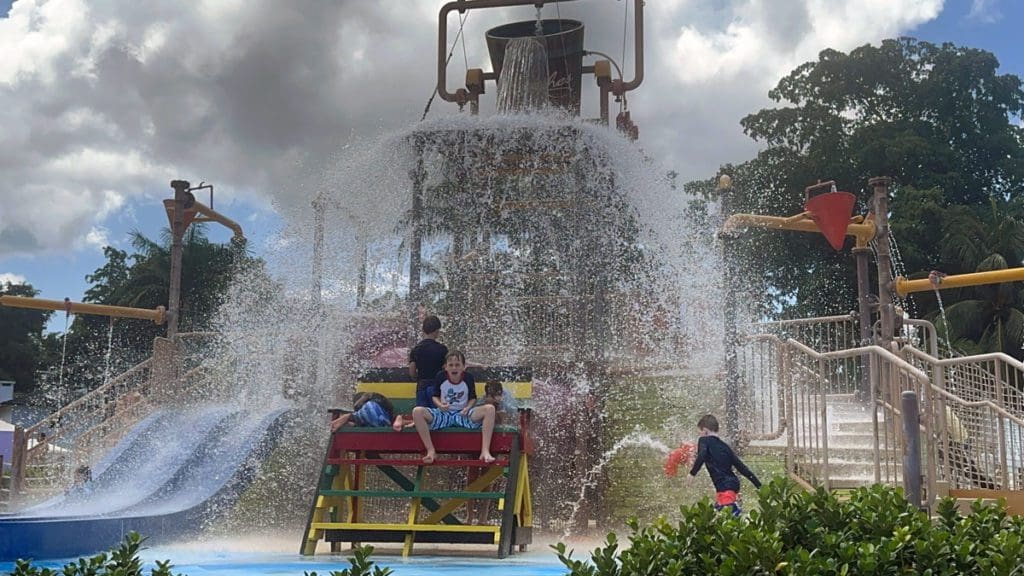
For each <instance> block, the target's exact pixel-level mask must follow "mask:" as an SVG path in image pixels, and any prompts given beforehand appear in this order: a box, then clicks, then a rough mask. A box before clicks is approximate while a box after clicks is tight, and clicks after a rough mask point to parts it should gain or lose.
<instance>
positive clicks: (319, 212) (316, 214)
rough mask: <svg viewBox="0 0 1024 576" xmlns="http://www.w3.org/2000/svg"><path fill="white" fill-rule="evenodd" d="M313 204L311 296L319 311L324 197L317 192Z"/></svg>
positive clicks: (321, 287)
mask: <svg viewBox="0 0 1024 576" xmlns="http://www.w3.org/2000/svg"><path fill="white" fill-rule="evenodd" d="M312 206H313V286H312V287H311V290H310V297H311V298H312V300H313V306H314V307H315V308H316V309H317V310H318V311H319V308H320V302H321V298H322V292H323V280H324V197H323V193H322V192H321V193H320V194H317V196H316V198H315V199H314V200H313V202H312Z"/></svg>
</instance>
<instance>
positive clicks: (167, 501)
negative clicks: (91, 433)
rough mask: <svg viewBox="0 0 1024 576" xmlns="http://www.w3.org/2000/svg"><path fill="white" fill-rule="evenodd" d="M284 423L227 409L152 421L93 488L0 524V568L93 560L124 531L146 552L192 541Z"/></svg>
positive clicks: (173, 413)
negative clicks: (144, 542)
mask: <svg viewBox="0 0 1024 576" xmlns="http://www.w3.org/2000/svg"><path fill="white" fill-rule="evenodd" d="M285 414H286V411H285V410H284V409H277V410H273V411H270V412H262V413H252V412H246V411H240V410H238V409H237V408H230V407H226V406H213V407H207V408H202V409H193V410H164V411H160V412H157V413H155V414H152V415H151V416H149V417H148V418H146V419H145V420H143V421H142V422H140V423H139V424H137V425H136V426H135V427H134V428H133V429H132V430H131V431H130V432H129V433H128V434H127V435H126V436H125V438H124V439H123V440H121V442H120V443H118V444H117V445H116V446H115V447H114V448H113V449H112V450H110V452H108V453H107V455H106V456H105V457H104V458H103V459H102V460H101V461H100V462H99V463H97V464H96V466H95V467H94V469H93V480H92V482H90V483H88V484H87V485H85V486H81V487H74V488H71V489H70V490H68V491H67V492H66V493H65V494H62V495H60V496H57V497H54V498H51V499H49V500H47V501H45V502H42V503H40V504H37V505H35V506H33V507H31V508H28V509H26V510H23V511H20V512H18V513H17V514H6V515H0V561H11V560H15V559H18V558H26V559H27V558H33V559H44V558H47V559H50V558H67V557H73V556H80V555H85V554H92V553H94V552H97V551H100V550H105V549H108V548H110V547H112V546H115V545H117V544H118V543H119V542H120V541H121V540H122V539H123V538H124V535H125V534H127V533H128V532H131V531H135V532H139V533H140V534H143V535H144V536H146V537H147V538H149V540H148V542H149V543H151V544H155V543H159V542H166V541H169V540H172V539H175V538H179V537H183V536H189V535H193V534H195V533H197V532H199V530H200V529H201V527H202V526H203V524H204V523H205V522H207V521H209V520H210V519H212V518H214V517H216V516H217V515H218V514H222V513H224V512H226V511H229V510H230V509H231V505H232V504H233V503H234V502H235V500H237V498H238V496H239V495H240V494H241V492H242V491H243V490H244V489H245V487H246V486H247V485H248V484H249V482H250V481H251V480H252V478H253V477H254V475H255V472H256V470H257V469H258V466H259V464H260V463H261V462H262V460H263V459H264V458H265V457H266V456H267V455H268V453H269V451H270V449H271V448H272V447H273V445H274V443H275V442H276V440H277V437H278V435H279V432H280V429H281V427H282V426H283V424H284V421H285V419H286V418H285Z"/></svg>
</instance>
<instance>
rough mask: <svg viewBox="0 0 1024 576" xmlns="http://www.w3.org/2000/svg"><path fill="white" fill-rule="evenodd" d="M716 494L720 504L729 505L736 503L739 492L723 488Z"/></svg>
mask: <svg viewBox="0 0 1024 576" xmlns="http://www.w3.org/2000/svg"><path fill="white" fill-rule="evenodd" d="M715 496H716V500H717V502H718V505H719V506H728V505H730V504H735V503H736V496H737V494H736V491H735V490H722V491H721V492H718V493H717V494H716V495H715Z"/></svg>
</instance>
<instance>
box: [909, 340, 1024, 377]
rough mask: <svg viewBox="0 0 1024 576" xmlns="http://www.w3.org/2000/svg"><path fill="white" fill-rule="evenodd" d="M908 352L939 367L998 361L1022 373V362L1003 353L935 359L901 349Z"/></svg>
mask: <svg viewBox="0 0 1024 576" xmlns="http://www.w3.org/2000/svg"><path fill="white" fill-rule="evenodd" d="M903 349H904V350H906V351H909V352H910V353H911V354H913V355H915V356H917V357H919V358H921V359H922V360H925V361H926V362H930V363H933V364H938V365H939V366H952V365H955V364H967V363H970V362H986V361H989V360H998V361H999V362H1005V363H1007V364H1009V365H1010V366H1013V367H1014V368H1016V369H1017V370H1020V371H1021V372H1024V362H1021V361H1020V360H1017V359H1016V358H1014V357H1013V356H1010V355H1009V354H1006V353H1005V352H987V353H985V354H974V355H971V356H955V357H953V358H936V357H935V356H932V355H931V354H929V353H928V352H925V351H924V350H920V349H918V348H915V347H913V346H906V347H904V348H903Z"/></svg>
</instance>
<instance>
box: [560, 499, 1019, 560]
mask: <svg viewBox="0 0 1024 576" xmlns="http://www.w3.org/2000/svg"><path fill="white" fill-rule="evenodd" d="M759 496H760V501H759V505H760V509H759V510H753V511H751V512H750V514H749V515H748V516H746V517H743V518H738V519H737V518H733V517H732V516H731V514H729V513H727V512H723V513H716V512H715V511H714V509H713V508H712V506H711V505H710V503H708V502H707V501H705V502H703V503H700V504H696V505H693V506H684V507H683V508H682V509H681V518H680V520H679V521H678V522H676V523H669V522H668V521H666V520H664V519H662V520H658V521H655V522H654V523H653V524H650V525H647V526H643V527H641V526H640V525H639V524H638V523H637V522H635V521H634V522H631V523H630V528H631V529H632V531H633V534H632V535H631V536H630V537H629V546H628V547H627V548H623V549H620V545H619V541H618V539H617V538H616V536H615V534H609V535H608V538H607V540H606V541H605V544H604V545H603V546H600V547H598V548H596V549H595V550H594V551H593V552H592V553H591V555H590V561H589V562H588V561H581V560H576V559H573V558H572V552H571V551H570V552H566V546H565V545H564V544H562V543H559V544H557V545H555V546H552V548H554V550H555V552H556V554H557V555H558V558H559V560H561V562H562V563H563V564H564V565H565V566H566V568H568V569H569V572H568V574H569V575H571V576H632V575H640V574H643V575H658V576H674V575H684V574H723V575H730V574H799V575H818V574H857V575H881V574H930V575H940V574H948V575H954V574H985V575H989V574H992V575H996V574H1007V575H1009V574H1024V519H1022V518H1019V517H1010V516H1008V515H1007V513H1006V509H1005V507H1004V506H1003V505H1002V504H1001V503H1000V504H999V505H983V504H982V503H980V502H975V503H974V504H973V506H972V512H971V514H970V515H967V516H961V515H960V514H959V512H958V510H957V508H956V503H955V502H954V501H952V500H943V501H942V502H940V503H939V505H938V506H937V515H936V517H935V518H929V516H928V515H927V514H926V513H924V512H921V511H919V510H917V509H915V508H914V507H912V506H910V505H909V504H908V503H907V501H906V500H905V499H904V498H903V495H902V492H901V491H900V490H895V489H892V488H888V487H884V486H873V487H870V488H860V489H857V490H854V491H853V492H851V493H849V494H848V496H847V497H846V498H844V499H842V500H840V499H838V498H837V496H836V495H835V494H833V493H830V492H826V491H824V490H818V491H817V492H805V491H803V490H801V489H800V488H799V487H797V486H796V485H795V484H793V483H792V482H790V481H788V480H785V479H777V480H775V481H773V482H771V483H770V484H768V485H766V486H764V487H763V488H762V489H761V490H760V493H759Z"/></svg>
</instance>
